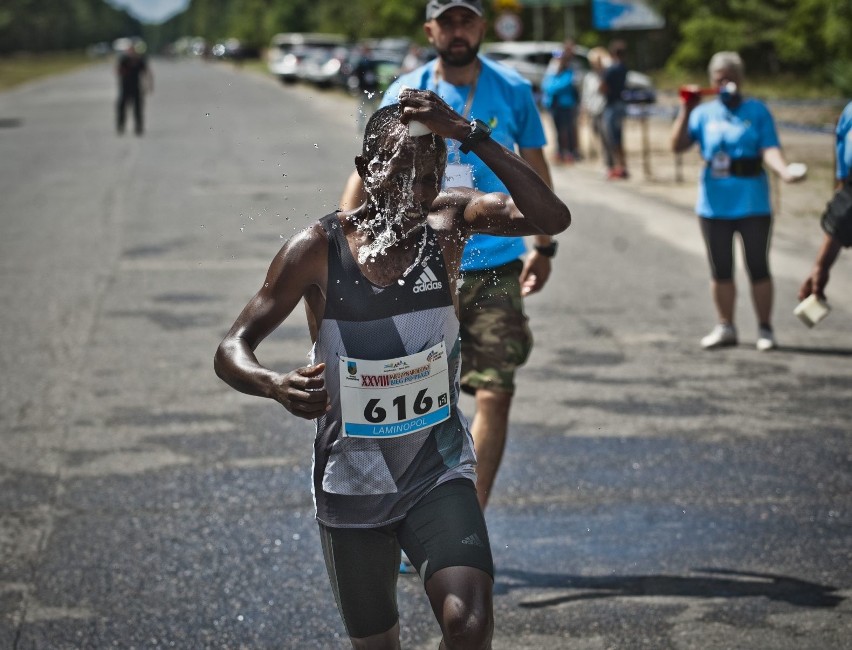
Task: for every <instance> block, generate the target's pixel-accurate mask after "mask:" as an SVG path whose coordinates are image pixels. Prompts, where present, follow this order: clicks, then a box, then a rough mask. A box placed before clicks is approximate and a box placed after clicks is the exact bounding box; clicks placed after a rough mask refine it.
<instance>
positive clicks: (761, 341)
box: [755, 327, 778, 352]
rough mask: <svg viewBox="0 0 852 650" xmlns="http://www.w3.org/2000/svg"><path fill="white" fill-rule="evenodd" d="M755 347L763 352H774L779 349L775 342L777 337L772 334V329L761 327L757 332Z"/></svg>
mask: <svg viewBox="0 0 852 650" xmlns="http://www.w3.org/2000/svg"><path fill="white" fill-rule="evenodd" d="M755 347H756V348H757V349H758V350H760V351H761V352H768V351H769V350H774V349H775V348H777V347H778V343H777V342H776V341H775V335H774V334H773V333H772V330H771V329H769V328H766V327H761V328H760V329H759V330H758V331H757V343H755Z"/></svg>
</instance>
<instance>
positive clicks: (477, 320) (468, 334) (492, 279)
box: [459, 261, 532, 393]
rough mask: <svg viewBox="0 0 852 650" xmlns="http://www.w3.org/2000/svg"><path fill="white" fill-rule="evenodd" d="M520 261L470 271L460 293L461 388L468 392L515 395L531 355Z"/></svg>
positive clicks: (530, 335) (466, 274)
mask: <svg viewBox="0 0 852 650" xmlns="http://www.w3.org/2000/svg"><path fill="white" fill-rule="evenodd" d="M522 268H523V263H522V262H521V261H517V262H511V263H509V264H505V265H503V266H499V267H497V268H494V269H485V270H482V271H467V272H466V273H465V274H464V283H463V284H462V286H461V289H460V292H459V307H460V312H461V315H460V320H461V330H460V335H461V355H462V375H461V384H462V389H463V390H464V391H465V392H468V393H472V392H474V391H475V390H476V389H478V388H487V389H490V390H493V391H498V392H503V393H513V392H515V382H514V378H515V369H516V368H518V367H519V366H521V365H523V363H524V362H525V361H526V360H527V358H528V357H529V355H530V350H531V349H532V332H530V328H529V326H528V325H527V317H526V314H524V306H523V300H522V299H521V284H520V279H519V278H520V273H521V269H522Z"/></svg>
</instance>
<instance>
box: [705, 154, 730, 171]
mask: <svg viewBox="0 0 852 650" xmlns="http://www.w3.org/2000/svg"><path fill="white" fill-rule="evenodd" d="M710 175H711V176H712V177H713V178H728V176H730V175H731V157H730V156H729V155H728V154H726V153H725V152H724V151H717V152H716V153H714V154H713V158H711V159H710Z"/></svg>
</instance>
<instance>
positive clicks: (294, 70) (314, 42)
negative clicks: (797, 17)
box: [267, 32, 347, 83]
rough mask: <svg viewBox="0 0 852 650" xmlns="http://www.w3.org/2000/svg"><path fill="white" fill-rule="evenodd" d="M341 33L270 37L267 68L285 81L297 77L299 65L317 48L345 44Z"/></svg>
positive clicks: (342, 45) (292, 34) (293, 79)
mask: <svg viewBox="0 0 852 650" xmlns="http://www.w3.org/2000/svg"><path fill="white" fill-rule="evenodd" d="M346 43H347V38H346V37H345V36H344V35H343V34H316V33H303V32H294V33H286V34H285V33H282V34H276V35H275V36H273V37H272V41H271V42H270V44H269V50H268V51H267V68H268V70H269V72H270V73H272V74H274V75H275V76H277V77H278V78H279V79H281V81H283V82H285V83H292V82H295V81H297V80H298V79H299V67H300V65H301V64H302V61H304V59H305V57H307V56H308V55H309V54H311V53H315V51H316V50H317V49H319V50H326V51H329V52H330V51H333V50H334V49H335V48H338V47H344V46H346Z"/></svg>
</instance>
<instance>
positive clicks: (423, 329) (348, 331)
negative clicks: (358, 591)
mask: <svg viewBox="0 0 852 650" xmlns="http://www.w3.org/2000/svg"><path fill="white" fill-rule="evenodd" d="M320 224H321V225H322V227H323V228H324V229H325V231H326V233H327V235H328V287H327V291H326V302H325V313H324V314H323V318H322V324H321V325H320V328H319V331H318V333H317V340H316V342H315V344H314V348H313V362H314V363H320V362H323V363H325V364H326V370H325V382H326V387H327V389H328V394H329V396H331V400H332V401H331V410H330V411H329V412H328V413H326V414H325V415H323V416H322V417H320V418H318V419H317V420H316V427H317V435H316V440H315V442H314V452H313V494H314V502H315V505H316V510H317V519H319V520H320V521H321V522H322V523H323V524H325V525H326V526H332V527H338V528H375V527H379V526H384V525H386V524H389V523H392V522H394V521H397V520H399V519H402V518H403V517H405V515H406V513H407V512H408V510H409V508H410V507H411V506H412V505H414V503H416V502H417V500H418V499H420V497H422V496H423V495H424V494H426V493H427V492H429V490H431V489H432V488H433V487H435V486H436V485H438V484H440V483H444V482H445V481H449V480H452V479H456V478H468V479H470V480H471V481H474V482H475V481H476V473H475V470H474V466H475V464H476V460H475V456H474V452H473V439H472V438H471V435H470V432H469V430H468V426H467V421H466V420H465V418H464V416H463V415H462V414H461V413H459V412H458V410H457V408H456V405H457V402H458V395H459V371H460V366H461V358H460V355H459V338H458V334H459V323H458V318H457V317H456V313H455V309H454V307H453V300H452V295H451V294H450V283H449V280H448V277H447V270H446V267H445V264H444V257H443V253H442V252H441V248H440V245H439V244H438V241H437V236H436V234H435V232H434V231H433V230H432V229H431V228H430V227H429V226H428V225H427V226H426V238H427V241H426V245H425V248H424V251H423V255H422V256H421V258H420V259H419V261H418V264H417V266H416V267H415V268H414V269H412V270H411V271H410V272H409V273H408V275H407V276H406V277H405V278H403V280H404V283H403V284H399V283H397V282H394V283H393V284H391V285H390V286H387V287H378V286H376V285H374V284H373V283H371V282H370V281H369V280H367V279H366V278H365V277H364V275H363V274H362V273H361V271H360V269H359V267H358V264H357V262H356V261H355V259H354V258H353V257H352V253H351V251H350V249H349V244H348V242H347V240H346V237H345V236H344V234H343V229H342V227H341V226H340V223H339V221H338V217H337V214H336V213H332V214H330V215H327V216H325V217H323V218H322V219H320ZM442 341H443V342H444V344H445V346H446V351H447V364H448V368H447V370H448V373H447V375H448V377H449V382H448V384H449V418H448V419H446V420H444V421H443V422H439V423H438V424H435V425H433V426H431V427H428V428H426V429H422V430H420V431H416V432H414V433H409V434H407V435H401V436H398V437H393V438H360V437H348V436H345V435H343V433H342V430H343V429H342V410H341V400H340V390H341V387H340V375H339V372H340V359H339V358H340V357H347V358H355V359H363V360H387V359H395V358H399V357H405V356H408V355H412V354H416V353H419V352H423V351H425V350H429V349H430V348H432V347H434V346H436V345H438V344H439V343H441V342H442Z"/></svg>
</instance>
